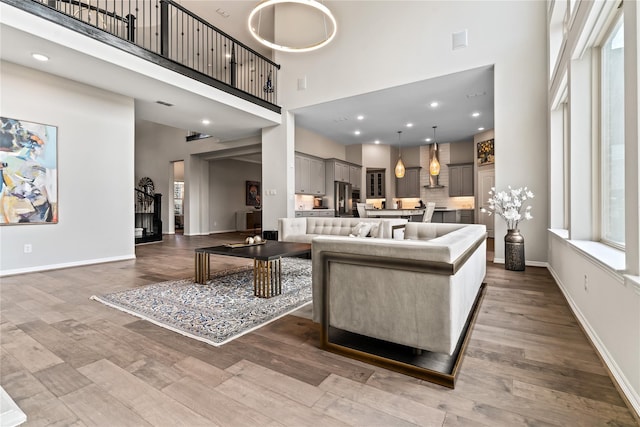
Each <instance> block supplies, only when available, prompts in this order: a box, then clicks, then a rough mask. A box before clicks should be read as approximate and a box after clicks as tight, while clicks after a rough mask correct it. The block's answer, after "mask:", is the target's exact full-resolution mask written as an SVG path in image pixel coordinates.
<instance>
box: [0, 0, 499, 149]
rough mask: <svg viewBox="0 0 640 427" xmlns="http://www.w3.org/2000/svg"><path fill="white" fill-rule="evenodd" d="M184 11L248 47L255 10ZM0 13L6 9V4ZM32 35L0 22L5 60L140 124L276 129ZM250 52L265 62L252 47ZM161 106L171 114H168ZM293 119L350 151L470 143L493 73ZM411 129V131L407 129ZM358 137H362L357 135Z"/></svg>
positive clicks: (227, 133) (221, 132) (213, 7)
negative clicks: (85, 87) (100, 100)
mask: <svg viewBox="0 0 640 427" xmlns="http://www.w3.org/2000/svg"><path fill="white" fill-rule="evenodd" d="M181 3H182V5H183V6H185V7H187V8H190V9H191V10H193V11H195V12H196V13H197V14H199V15H200V16H202V17H203V18H205V19H207V20H209V21H210V22H211V23H213V24H214V25H215V26H217V27H218V28H220V29H222V30H223V31H225V32H227V33H229V34H231V35H236V37H238V38H239V39H241V40H248V38H247V34H248V30H247V28H246V19H247V16H248V14H249V11H250V10H251V8H252V6H253V5H254V4H256V2H252V1H222V2H218V1H206V2H205V1H194V0H183V1H182V2H181ZM0 6H2V7H9V6H7V5H5V4H1V3H0ZM222 12H224V13H222ZM47 25H50V24H48V23H47ZM33 33H34V31H31V32H29V31H26V30H23V29H22V28H21V27H20V26H14V25H11V23H10V22H8V21H7V20H5V19H2V24H1V25H0V35H1V37H0V39H1V40H0V58H1V59H2V60H5V61H10V62H14V63H17V64H20V65H23V66H26V67H31V68H37V69H40V70H42V71H45V72H47V73H51V74H54V75H59V76H62V77H65V78H69V79H72V80H76V81H79V82H82V83H86V84H89V85H92V86H96V87H99V88H103V89H105V90H109V91H113V92H115V93H120V94H123V95H126V96H129V97H133V98H134V99H135V110H136V119H143V120H148V121H153V122H158V123H162V124H165V125H168V126H172V127H176V128H181V129H185V131H189V130H193V131H198V132H202V133H207V134H210V135H213V136H214V137H215V138H216V139H219V140H222V141H230V140H234V139H240V138H246V137H248V136H252V135H258V134H259V133H260V129H262V128H263V127H268V126H273V125H274V122H273V121H271V120H268V119H267V118H265V117H264V116H262V117H260V115H256V114H252V113H247V112H244V111H242V110H241V109H238V108H234V107H232V106H230V105H229V104H227V103H224V102H217V101H215V100H212V99H211V98H210V97H205V96H199V95H198V94H197V92H196V93H194V91H193V90H185V88H184V87H182V88H180V87H177V86H176V85H172V84H170V83H164V82H161V81H158V80H157V79H154V78H153V76H150V75H149V73H146V74H145V73H140V72H136V71H135V70H132V69H131V68H125V67H123V66H118V65H114V64H113V63H110V62H108V61H104V60H102V59H99V58H96V56H91V55H87V54H85V53H83V52H81V51H80V49H77V48H75V47H71V46H73V44H72V43H67V44H63V43H58V42H53V41H51V40H49V39H47V38H46V37H39V36H38V35H34V34H33ZM56 40H57V39H56ZM252 47H254V48H257V50H260V51H261V52H262V53H267V54H268V52H265V50H264V49H262V48H259V47H257V46H254V45H253V44H252ZM33 52H40V53H44V54H45V55H47V56H49V57H50V58H51V60H50V61H49V62H46V63H39V62H36V61H35V60H34V59H33V58H31V53H33ZM157 100H162V101H166V102H169V103H171V104H174V106H173V107H170V108H168V107H164V106H162V105H159V104H157V103H156V101H157ZM432 101H438V102H439V107H437V108H432V107H430V106H429V104H430V103H431V102H432ZM473 112H479V113H480V115H479V117H472V116H471V114H472V113H473ZM294 113H295V114H296V124H297V125H300V126H302V127H305V128H307V129H309V130H312V131H314V132H316V133H318V134H321V135H323V136H325V137H327V138H329V139H332V140H335V141H336V142H338V143H341V144H345V145H349V144H359V143H365V144H366V143H373V141H374V140H376V139H378V140H380V142H381V143H386V144H393V145H397V143H398V134H397V131H398V130H402V131H403V133H402V136H401V141H402V145H403V146H415V145H423V144H426V143H427V142H425V138H427V137H432V136H433V129H432V126H434V125H437V126H438V129H437V133H436V140H437V142H457V141H465V140H470V139H472V138H473V135H474V134H475V133H478V132H479V131H478V128H479V127H481V126H482V127H484V128H486V129H492V128H493V67H492V66H487V67H482V68H477V69H474V70H469V71H464V72H461V73H456V74H452V75H448V76H442V77H439V78H436V79H430V80H424V81H421V82H415V83H411V84H407V85H403V86H398V87H393V88H388V89H384V90H380V91H377V92H371V93H368V94H363V95H359V96H354V97H349V98H344V99H340V100H335V101H331V102H327V103H323V104H319V105H315V106H310V107H305V108H300V109H297V110H295V111H294ZM360 114H362V115H363V116H364V119H363V120H361V121H358V120H357V119H356V116H357V115H360ZM203 118H209V119H211V120H213V123H212V124H211V125H209V126H205V125H203V124H202V123H201V120H202V119H203ZM408 122H411V123H413V124H414V126H413V127H412V128H408V127H406V123H408ZM355 130H360V131H361V134H360V135H359V136H356V135H354V131H355Z"/></svg>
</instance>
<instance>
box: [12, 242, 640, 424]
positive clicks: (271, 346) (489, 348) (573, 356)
mask: <svg viewBox="0 0 640 427" xmlns="http://www.w3.org/2000/svg"><path fill="white" fill-rule="evenodd" d="M239 240H240V236H239V235H236V234H227V235H215V236H199V237H185V236H182V235H176V236H165V239H164V242H163V243H159V244H149V245H144V246H138V247H137V248H136V253H137V256H138V258H137V259H136V260H135V261H124V262H115V263H109V264H100V265H94V266H86V267H78V268H69V269H63V270H55V271H48V272H40V273H33V274H25V275H20V276H11V277H4V278H2V279H0V280H1V295H0V296H1V311H0V312H1V314H0V319H1V323H0V328H1V329H0V332H1V334H0V355H1V360H0V383H1V384H2V387H3V388H4V389H5V390H6V391H7V392H8V393H9V395H11V396H12V398H13V399H14V400H15V401H16V403H17V404H18V405H19V406H20V407H21V409H22V410H23V411H24V412H25V413H26V414H27V424H26V425H34V426H35V425H60V426H63V425H64V426H69V425H73V426H82V425H105V426H107V425H108V426H120V425H122V426H127V425H133V426H144V425H157V426H165V425H166V426H180V425H184V426H201V425H212V426H215V425H219V426H244V425H254V426H282V425H285V426H307V425H308V426H312V425H313V426H334V425H336V426H344V425H352V426H365V425H366V426H404V425H409V426H410V425H423V426H479V425H486V426H519V425H527V426H529V425H537V426H545V425H555V426H604V425H615V426H635V425H637V424H636V421H635V420H634V418H633V416H632V414H631V412H630V411H629V409H628V408H627V407H626V406H625V403H624V401H623V400H622V398H621V396H620V395H619V393H618V392H617V390H616V388H615V387H614V385H613V383H612V381H611V379H610V378H609V376H608V375H607V372H606V371H605V368H604V367H603V365H602V363H601V361H600V359H599V358H598V356H597V354H596V353H595V351H594V350H593V348H592V347H591V345H590V344H589V342H588V341H587V339H586V337H585V335H584V333H583V332H582V330H581V329H580V327H579V326H578V324H577V322H576V320H575V318H574V317H573V315H572V314H571V312H570V310H569V308H568V306H567V303H566V302H565V300H564V298H563V296H562V294H561V292H560V290H559V289H558V287H557V286H556V284H555V283H554V281H553V279H552V278H551V276H550V274H549V273H548V271H547V270H546V269H543V268H532V267H527V270H526V271H525V272H509V271H505V270H504V268H503V266H502V265H494V264H492V263H489V264H488V271H487V278H486V282H487V284H488V285H487V292H486V296H485V298H484V301H483V303H482V305H481V308H480V313H479V316H478V319H477V322H476V325H475V327H474V329H473V331H472V335H471V341H470V343H469V346H468V348H467V352H466V355H465V357H464V360H463V363H462V369H461V373H460V376H459V379H458V382H457V384H456V389H455V390H450V389H447V388H444V387H440V386H437V385H434V384H430V383H426V382H423V381H420V380H417V379H414V378H411V377H407V376H403V375H401V374H396V373H393V372H390V371H386V370H384V369H380V368H375V367H373V366H369V365H366V364H364V363H360V362H357V361H354V360H350V359H346V358H343V357H340V356H337V355H334V354H331V353H327V352H324V351H322V350H320V349H319V348H318V342H319V327H318V325H316V324H314V323H312V322H311V321H310V320H308V319H306V318H304V317H297V316H292V315H290V316H286V317H284V318H282V319H280V320H278V321H276V322H273V323H271V324H269V325H267V326H265V327H263V328H261V329H259V330H257V331H255V332H253V333H250V334H247V335H245V336H243V337H241V338H239V339H237V340H235V341H232V342H231V343H228V344H226V345H224V346H222V347H217V348H216V347H212V346H209V345H206V344H204V343H201V342H198V341H195V340H192V339H189V338H186V337H183V336H181V335H178V334H176V333H173V332H171V331H168V330H165V329H162V328H160V327H158V326H155V325H153V324H151V323H148V322H145V321H143V320H139V319H136V318H135V317H133V316H130V315H128V314H125V313H122V312H120V311H117V310H114V309H111V308H109V307H107V306H104V305H102V304H99V303H97V302H95V301H90V300H89V297H90V296H91V295H93V294H101V293H108V292H112V291H116V290H120V289H126V288H131V287H135V286H141V285H145V284H148V283H153V282H158V281H164V280H169V279H179V278H185V277H193V263H194V258H193V249H194V248H196V247H202V246H211V245H215V244H221V243H223V242H224V243H227V242H233V241H239ZM250 262H251V261H249V260H242V259H236V258H228V257H227V258H225V257H216V256H212V264H211V265H212V268H215V269H223V268H228V267H230V266H236V265H240V264H244V263H247V264H249V263H250Z"/></svg>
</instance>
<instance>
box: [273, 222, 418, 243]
mask: <svg viewBox="0 0 640 427" xmlns="http://www.w3.org/2000/svg"><path fill="white" fill-rule="evenodd" d="M407 222H408V221H407V220H406V219H401V218H397V219H396V218H390V219H380V218H353V217H345V218H326V217H324V218H322V217H303V218H280V219H279V220H278V240H280V241H282V242H297V243H311V241H312V240H313V238H314V237H318V236H325V235H330V236H345V237H347V236H349V235H350V234H353V232H354V227H355V226H356V225H358V224H361V223H362V224H371V225H372V228H371V229H370V230H369V231H368V233H367V235H368V236H369V237H374V238H383V239H392V238H394V237H395V238H398V237H401V236H402V230H400V231H399V232H397V233H394V228H395V227H397V226H404V225H405V224H407ZM394 234H395V236H394ZM363 237H364V236H363Z"/></svg>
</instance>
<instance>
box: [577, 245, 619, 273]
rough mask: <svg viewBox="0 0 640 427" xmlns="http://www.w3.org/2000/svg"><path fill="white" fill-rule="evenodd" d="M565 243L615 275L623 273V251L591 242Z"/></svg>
mask: <svg viewBox="0 0 640 427" xmlns="http://www.w3.org/2000/svg"><path fill="white" fill-rule="evenodd" d="M567 242H569V244H570V245H572V246H574V247H575V248H577V249H578V250H579V251H580V252H583V253H585V254H587V256H589V257H590V258H592V259H593V260H594V261H596V262H598V263H600V264H603V265H604V266H605V267H607V268H610V269H611V270H614V271H615V272H616V273H619V274H623V273H624V270H625V268H626V263H625V254H624V251H621V250H620V249H615V248H612V247H611V246H608V245H605V244H604V243H600V242H593V241H591V240H567Z"/></svg>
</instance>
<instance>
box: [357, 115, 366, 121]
mask: <svg viewBox="0 0 640 427" xmlns="http://www.w3.org/2000/svg"><path fill="white" fill-rule="evenodd" d="M356 118H357V119H358V120H364V116H363V115H362V114H360V115H359V116H358V117H356Z"/></svg>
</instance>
